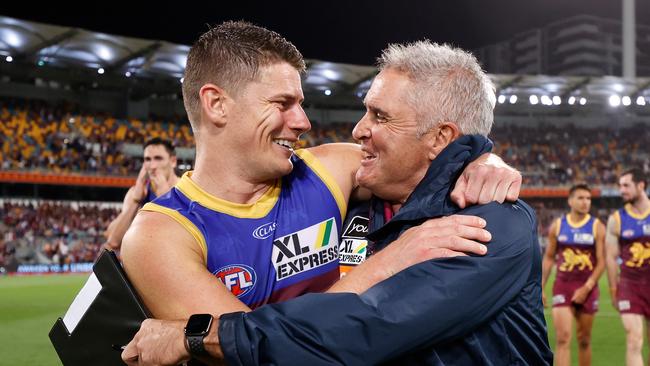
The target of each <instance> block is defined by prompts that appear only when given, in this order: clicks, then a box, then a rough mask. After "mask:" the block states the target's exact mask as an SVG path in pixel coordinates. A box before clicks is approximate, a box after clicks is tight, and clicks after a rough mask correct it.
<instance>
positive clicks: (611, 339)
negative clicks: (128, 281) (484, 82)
mask: <svg viewBox="0 0 650 366" xmlns="http://www.w3.org/2000/svg"><path fill="white" fill-rule="evenodd" d="M87 276H88V275H50V276H24V277H0V355H1V356H0V365H59V364H60V362H59V360H58V357H57V356H56V352H55V351H54V348H52V345H51V344H50V340H49V338H48V336H47V334H48V332H49V331H50V328H51V327H52V324H54V321H55V320H56V318H57V317H59V316H63V314H65V311H66V309H67V308H68V306H69V305H70V303H71V302H72V300H73V298H74V296H75V294H76V293H77V291H79V289H81V287H82V286H83V284H84V282H85V281H86V278H87ZM551 288H552V283H549V284H548V288H547V296H548V299H550V298H551V296H550V289H551ZM600 289H601V299H600V304H601V308H600V312H599V313H598V314H597V316H596V320H595V322H594V330H593V336H592V337H593V339H592V344H593V365H596V366H597V365H603V366H605V365H606V366H610V365H624V363H625V361H624V358H625V336H624V332H623V327H622V326H621V321H620V319H619V317H618V314H617V313H616V312H615V311H614V308H613V307H612V305H611V302H610V299H609V292H608V291H607V285H606V281H605V280H604V279H601V281H600ZM546 315H547V323H548V325H549V341H550V342H551V345H552V346H553V345H554V342H555V332H554V331H553V326H552V322H551V319H550V311H549V310H548V309H547V310H546ZM647 354H648V353H647V347H646V349H645V355H646V357H647ZM571 357H572V358H573V364H577V350H576V344H575V339H574V342H573V345H572V353H571Z"/></svg>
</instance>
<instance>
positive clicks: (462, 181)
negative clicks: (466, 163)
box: [450, 174, 467, 208]
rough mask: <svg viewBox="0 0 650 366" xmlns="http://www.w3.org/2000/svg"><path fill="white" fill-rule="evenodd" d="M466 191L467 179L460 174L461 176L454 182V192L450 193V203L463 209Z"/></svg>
mask: <svg viewBox="0 0 650 366" xmlns="http://www.w3.org/2000/svg"><path fill="white" fill-rule="evenodd" d="M466 189H467V179H466V178H465V175H464V174H461V176H460V177H459V178H458V180H457V181H456V185H455V186H454V190H453V191H451V195H450V198H451V201H452V202H454V203H455V204H457V205H458V207H460V208H465V204H466V202H465V190H466Z"/></svg>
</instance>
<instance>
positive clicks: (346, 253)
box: [339, 216, 369, 266]
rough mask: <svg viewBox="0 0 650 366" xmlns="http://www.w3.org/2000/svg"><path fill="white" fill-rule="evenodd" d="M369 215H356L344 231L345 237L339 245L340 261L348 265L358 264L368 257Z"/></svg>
mask: <svg viewBox="0 0 650 366" xmlns="http://www.w3.org/2000/svg"><path fill="white" fill-rule="evenodd" d="M368 223H369V220H368V218H367V217H362V216H355V217H354V218H352V220H351V221H350V224H348V227H347V228H346V229H345V231H344V232H343V238H342V239H341V244H340V245H339V263H340V264H347V265H355V266H356V265H358V264H360V263H361V262H363V261H364V260H365V259H366V253H367V252H368V251H367V247H368V240H366V235H368Z"/></svg>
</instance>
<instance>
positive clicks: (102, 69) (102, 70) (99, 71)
mask: <svg viewBox="0 0 650 366" xmlns="http://www.w3.org/2000/svg"><path fill="white" fill-rule="evenodd" d="M97 73H98V74H99V75H103V74H104V68H103V67H100V68H99V69H97Z"/></svg>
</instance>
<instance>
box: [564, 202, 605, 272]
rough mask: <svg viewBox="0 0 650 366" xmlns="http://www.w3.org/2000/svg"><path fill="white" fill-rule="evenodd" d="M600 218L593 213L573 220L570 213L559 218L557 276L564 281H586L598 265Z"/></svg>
mask: <svg viewBox="0 0 650 366" xmlns="http://www.w3.org/2000/svg"><path fill="white" fill-rule="evenodd" d="M597 228H598V220H597V219H596V218H594V217H592V216H591V215H587V216H585V218H584V219H583V220H582V221H580V222H572V221H571V218H570V217H569V215H564V216H562V217H561V218H559V219H558V221H557V224H556V230H557V231H556V234H555V235H556V238H557V255H556V258H555V260H556V265H557V278H558V279H559V280H563V281H586V280H587V279H588V278H589V276H591V274H592V273H593V271H594V266H595V265H596V231H597Z"/></svg>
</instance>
